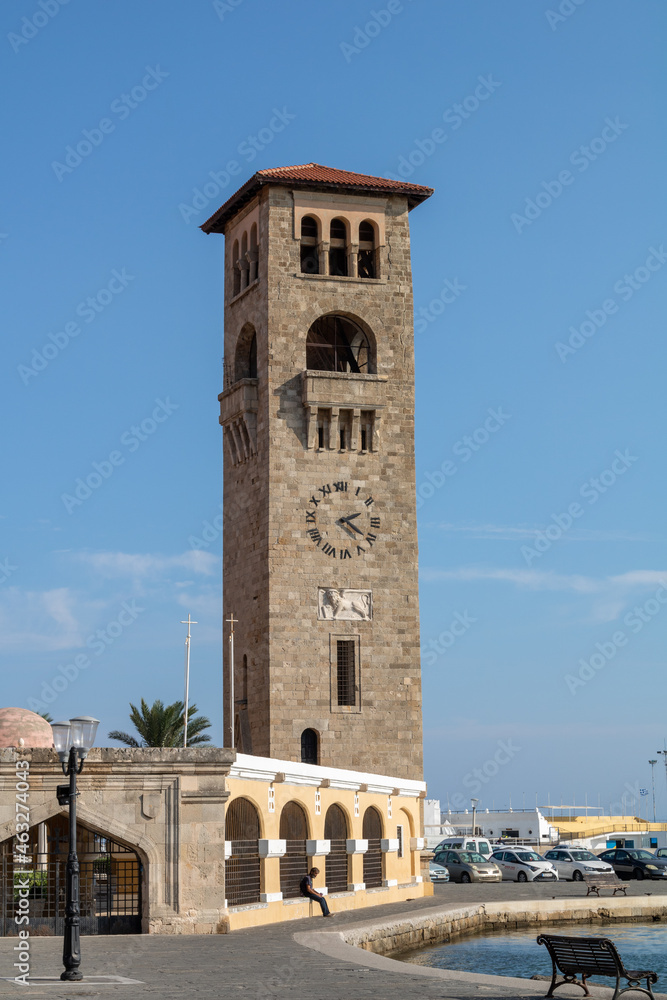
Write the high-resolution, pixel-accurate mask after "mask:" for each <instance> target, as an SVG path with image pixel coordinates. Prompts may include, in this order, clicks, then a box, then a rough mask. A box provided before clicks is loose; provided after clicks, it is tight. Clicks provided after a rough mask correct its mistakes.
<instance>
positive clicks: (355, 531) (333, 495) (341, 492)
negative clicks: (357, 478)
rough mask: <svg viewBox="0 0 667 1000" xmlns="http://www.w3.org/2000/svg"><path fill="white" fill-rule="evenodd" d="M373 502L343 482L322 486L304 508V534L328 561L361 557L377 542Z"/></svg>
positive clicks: (365, 493) (365, 492)
mask: <svg viewBox="0 0 667 1000" xmlns="http://www.w3.org/2000/svg"><path fill="white" fill-rule="evenodd" d="M374 507H375V498H374V497H372V496H371V495H370V493H369V492H368V490H367V489H366V488H365V487H364V486H356V485H355V484H354V483H350V482H347V480H340V481H339V482H336V483H325V484H324V485H323V486H320V487H319V488H318V489H316V490H315V492H314V493H313V495H312V496H311V498H310V500H309V501H308V503H307V504H306V524H305V528H306V534H307V536H308V538H309V539H310V541H311V542H312V543H313V545H314V546H315V547H316V548H318V549H319V550H320V551H321V552H322V553H324V555H325V556H327V557H328V558H329V559H343V560H345V559H352V558H354V557H363V556H364V555H365V554H366V553H367V552H369V551H370V550H371V549H372V548H373V546H374V545H375V544H376V542H377V540H378V532H379V530H380V517H379V515H378V514H377V513H375V511H374Z"/></svg>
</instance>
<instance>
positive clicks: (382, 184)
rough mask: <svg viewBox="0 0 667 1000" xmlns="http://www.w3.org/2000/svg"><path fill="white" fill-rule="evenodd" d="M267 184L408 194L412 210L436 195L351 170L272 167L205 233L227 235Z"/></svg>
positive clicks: (235, 196)
mask: <svg viewBox="0 0 667 1000" xmlns="http://www.w3.org/2000/svg"><path fill="white" fill-rule="evenodd" d="M266 184H287V185H289V186H290V187H303V188H310V189H311V190H318V191H331V190H336V189H337V188H345V189H346V190H352V191H359V192H363V191H368V192H372V193H374V194H405V195H407V197H408V207H409V208H411V209H412V208H414V207H415V205H418V204H419V203H420V202H422V201H425V200H426V198H430V197H431V195H432V194H433V188H430V187H425V186H424V185H423V184H409V183H408V182H407V181H392V180H389V179H388V178H387V177H372V176H371V175H370V174H357V173H355V172H354V171H351V170H337V169H335V168H334V167H324V166H322V164H321V163H300V164H296V165H295V166H291V167H271V168H269V169H267V170H258V171H257V173H256V174H253V175H252V177H250V178H249V179H248V180H247V181H246V182H245V184H243V185H242V187H240V188H239V189H238V191H236V192H235V193H234V194H233V195H232V196H231V198H228V200H227V201H226V202H225V203H224V205H222V206H221V207H220V208H219V209H218V210H217V212H214V214H213V215H212V216H211V218H210V219H207V220H206V222H205V223H204V224H203V225H202V226H200V229H203V231H204V232H205V233H221V232H223V231H224V227H225V223H226V222H227V221H228V220H229V219H230V218H231V217H232V216H233V215H235V214H236V212H238V211H239V209H240V208H241V207H242V206H243V204H244V203H245V202H246V201H249V200H250V198H252V197H254V195H255V194H256V193H257V192H258V191H259V190H260V188H262V187H264V185H266Z"/></svg>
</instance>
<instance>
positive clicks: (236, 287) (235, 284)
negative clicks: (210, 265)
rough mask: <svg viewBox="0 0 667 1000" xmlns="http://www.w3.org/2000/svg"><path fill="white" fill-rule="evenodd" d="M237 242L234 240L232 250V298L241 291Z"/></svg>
mask: <svg viewBox="0 0 667 1000" xmlns="http://www.w3.org/2000/svg"><path fill="white" fill-rule="evenodd" d="M239 263H240V262H239V241H238V240H234V246H233V249H232V272H233V280H232V297H233V296H235V295H238V294H239V292H240V291H241V271H240V268H239Z"/></svg>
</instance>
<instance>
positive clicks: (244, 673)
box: [241, 653, 248, 702]
mask: <svg viewBox="0 0 667 1000" xmlns="http://www.w3.org/2000/svg"><path fill="white" fill-rule="evenodd" d="M241 699H242V701H245V702H247V701H248V657H247V655H246V654H245V653H244V654H243V664H242V668H241Z"/></svg>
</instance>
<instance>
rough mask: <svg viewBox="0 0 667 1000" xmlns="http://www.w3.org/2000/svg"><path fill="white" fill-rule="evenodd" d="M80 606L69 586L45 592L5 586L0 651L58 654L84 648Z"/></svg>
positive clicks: (0, 599)
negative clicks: (78, 610) (77, 611)
mask: <svg viewBox="0 0 667 1000" xmlns="http://www.w3.org/2000/svg"><path fill="white" fill-rule="evenodd" d="M76 606H77V598H76V596H75V594H74V593H73V592H72V591H71V590H69V588H67V587H58V588H56V589H54V590H44V591H30V590H23V589H22V588H20V587H5V588H4V589H3V590H2V591H1V592H0V648H3V649H6V650H17V651H21V652H54V651H57V650H61V649H74V648H76V647H79V646H82V645H83V638H82V634H83V632H82V628H81V624H80V622H79V620H78V617H77V614H76Z"/></svg>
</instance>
